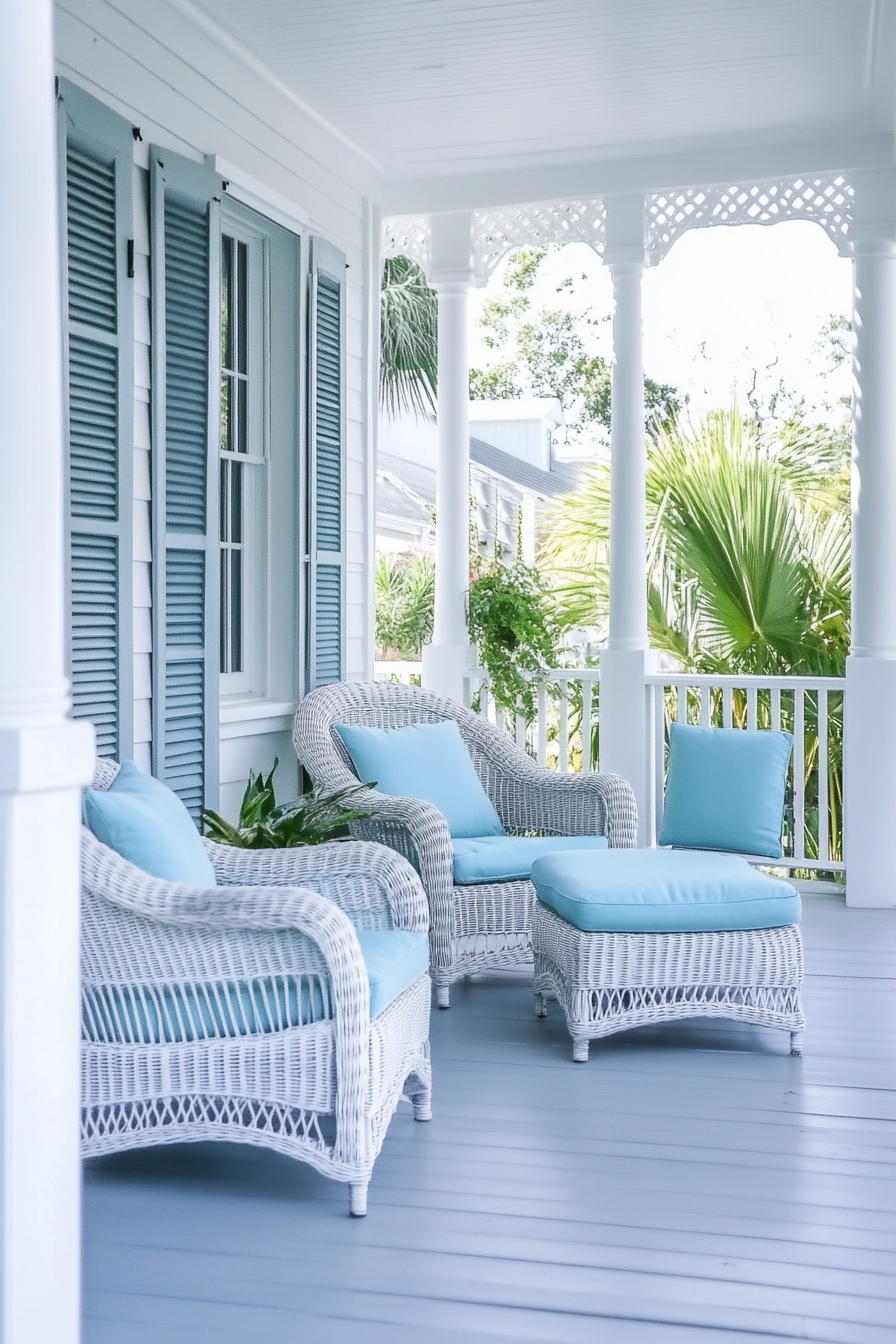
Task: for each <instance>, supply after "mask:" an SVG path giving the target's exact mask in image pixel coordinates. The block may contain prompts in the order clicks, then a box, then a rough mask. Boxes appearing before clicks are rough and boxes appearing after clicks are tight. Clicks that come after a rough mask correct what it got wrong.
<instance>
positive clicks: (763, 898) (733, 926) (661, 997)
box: [532, 849, 805, 1063]
mask: <svg viewBox="0 0 896 1344" xmlns="http://www.w3.org/2000/svg"><path fill="white" fill-rule="evenodd" d="M532 881H533V882H534V884H535V888H536V891H537V892H538V896H539V899H538V902H537V904H536V909H535V915H534V920H533V925H532V945H533V950H534V953H535V985H534V988H535V1012H536V1015H537V1016H538V1017H544V1016H546V1014H547V1006H546V1001H547V1000H548V999H556V1000H557V1001H558V1002H559V1003H560V1004H561V1006H562V1008H563V1011H564V1012H565V1013H566V1021H567V1025H568V1027H569V1032H570V1035H571V1036H572V1040H573V1052H572V1053H573V1059H574V1060H577V1061H579V1062H582V1063H583V1062H585V1061H586V1060H587V1059H588V1045H589V1042H590V1041H592V1040H597V1039H598V1038H599V1037H601V1036H609V1035H610V1034H611V1033H612V1032H615V1031H625V1030H627V1029H628V1028H629V1027H641V1026H645V1025H647V1024H648V1023H653V1022H671V1021H675V1020H677V1019H679V1018H686V1017H731V1018H735V1019H736V1020H737V1021H739V1022H751V1023H754V1024H755V1025H757V1026H763V1027H780V1028H781V1029H782V1030H784V1031H789V1032H790V1053H791V1054H792V1055H799V1054H801V1053H802V1030H803V1027H804V1025H805V1018H804V1016H803V1011H802V1007H801V1004H800V988H801V986H802V980H803V949H802V940H801V938H800V929H799V923H798V920H799V917H800V904H799V896H798V895H797V894H796V892H795V891H794V889H793V888H792V887H791V886H789V884H788V883H786V882H781V881H779V880H778V879H776V878H771V877H768V876H766V875H765V874H764V873H760V872H757V871H756V870H755V869H753V868H751V867H750V865H749V864H748V863H747V862H746V861H745V860H744V859H739V858H735V857H734V856H731V855H722V854H702V853H699V854H689V853H685V852H682V851H679V850H661V849H660V850H607V851H604V852H602V853H589V854H555V855H551V856H549V857H547V858H543V859H538V860H537V861H536V863H535V864H534V865H533V868H532ZM583 926H584V927H583Z"/></svg>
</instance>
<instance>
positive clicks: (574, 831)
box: [293, 682, 638, 1007]
mask: <svg viewBox="0 0 896 1344" xmlns="http://www.w3.org/2000/svg"><path fill="white" fill-rule="evenodd" d="M446 719H453V720H454V721H455V723H456V724H457V726H458V728H459V729H460V734H461V737H462V738H463V739H464V742H465V743H466V745H467V748H468V750H469V752H470V756H471V757H472V760H473V764H474V766H475V767H476V771H477V773H478V775H479V778H480V779H481V780H482V784H483V786H484V788H485V790H486V792H487V794H488V796H489V797H490V798H491V800H492V802H493V803H494V805H495V807H496V808H497V811H498V815H499V816H500V818H501V821H502V823H503V825H504V827H505V828H506V829H507V830H508V831H510V832H511V833H513V832H517V833H519V832H527V833H530V834H531V833H535V834H538V835H605V836H606V837H607V841H608V843H609V844H610V845H611V846H614V847H617V848H631V847H633V846H634V844H635V838H636V834H637V824H638V816H637V808H636V805H635V797H634V794H633V792H632V790H631V788H630V786H629V785H628V784H627V783H626V781H625V780H624V779H620V778H619V777H618V776H616V775H604V774H599V775H560V774H556V773H554V771H552V770H546V769H544V768H543V767H542V766H539V765H536V763H535V762H534V761H533V760H532V759H531V758H530V757H529V756H528V755H527V754H526V752H524V751H522V750H520V748H519V747H517V746H516V744H515V743H514V742H512V741H511V740H510V738H509V737H508V736H507V734H506V733H502V732H500V731H499V730H498V729H497V728H495V727H493V725H492V724H490V723H488V722H487V721H486V720H485V719H483V718H481V717H480V716H479V715H477V714H472V713H470V711H469V710H466V709H464V708H463V707H462V706H461V705H459V704H457V703H456V702H455V701H453V700H447V699H443V698H441V697H439V696H436V695H433V694H432V693H431V692H429V691H424V690H420V689H419V688H418V687H415V686H399V685H396V684H395V683H391V682H376V683H357V682H340V683H338V684H337V685H334V686H323V687H321V688H319V689H318V690H316V691H312V692H311V693H310V695H307V696H306V697H305V699H304V700H303V701H302V703H301V705H300V706H299V709H298V712H297V713H296V718H295V728H294V731H293V740H294V742H295V748H296V752H297V754H298V757H299V760H300V761H301V762H302V764H303V765H304V767H305V769H306V770H307V771H308V773H309V774H310V775H311V778H312V779H313V780H314V781H315V782H316V783H318V784H320V785H321V786H322V787H324V788H326V789H339V788H345V787H346V786H348V785H350V784H353V783H357V775H356V774H355V771H354V768H353V766H352V763H351V759H350V757H349V754H348V752H347V751H346V749H345V745H344V743H343V742H342V739H341V738H340V736H339V734H338V733H337V732H336V725H337V724H340V723H359V724H367V725H369V726H370V727H376V728H403V727H405V726H406V725H408V724H411V723H439V722H442V721H444V720H446ZM358 806H359V807H363V808H365V809H366V810H367V811H368V813H369V820H366V819H365V820H364V821H361V822H357V823H355V824H354V825H353V827H352V831H353V833H354V834H355V835H357V836H358V837H361V838H364V839H367V840H376V841H379V842H380V843H381V844H383V845H388V846H390V847H391V848H392V849H395V850H397V851H398V852H399V853H400V854H402V855H404V857H405V858H407V859H409V860H410V861H411V863H412V864H413V865H414V867H415V868H416V869H417V871H418V872H419V874H420V878H421V880H422V882H423V886H424V888H425V890H426V895H427V898H428V900H429V907H430V912H431V919H432V927H431V929H430V946H431V959H432V976H433V979H434V981H435V983H436V986H437V987H438V990H439V1003H440V1004H441V1005H442V1006H443V1007H446V1006H447V1002H448V999H447V991H448V986H449V985H451V984H452V983H453V982H454V981H455V980H459V979H460V978H461V977H462V976H464V975H469V974H472V973H473V972H476V971H485V970H490V969H495V968H506V967H511V966H519V965H520V964H525V963H526V962H531V960H532V948H531V926H532V911H533V908H534V905H535V890H534V888H533V886H532V884H531V882H528V881H518V882H490V883H484V884H482V885H476V886H463V887H461V886H455V884H454V872H453V855H452V850H451V836H450V834H449V831H448V824H447V822H446V821H445V818H444V817H443V815H442V813H441V812H439V811H438V809H437V808H435V807H433V806H432V804H431V803H426V802H422V801H421V800H420V799H417V798H395V797H391V796H390V795H388V794H383V793H379V792H377V791H376V790H371V792H370V793H369V794H367V795H365V796H363V797H362V799H361V800H360V802H359V804H358Z"/></svg>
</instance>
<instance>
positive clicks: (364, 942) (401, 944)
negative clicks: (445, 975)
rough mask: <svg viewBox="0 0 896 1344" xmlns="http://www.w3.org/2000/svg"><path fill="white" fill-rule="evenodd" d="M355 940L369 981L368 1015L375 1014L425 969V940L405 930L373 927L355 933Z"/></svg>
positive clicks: (427, 968)
mask: <svg viewBox="0 0 896 1344" xmlns="http://www.w3.org/2000/svg"><path fill="white" fill-rule="evenodd" d="M358 942H359V943H360V944H361V955H362V956H363V958H364V964H365V966H366V967H367V979H368V980H369V981H370V1016H371V1017H376V1016H377V1014H378V1013H381V1012H382V1011H383V1009H384V1008H388V1007H389V1004H390V1003H392V1001H393V1000H394V999H397V998H398V996H399V994H403V993H404V991H405V990H406V989H409V988H410V986H411V985H412V984H413V983H414V981H415V980H419V978H420V976H421V975H423V974H424V973H425V972H426V971H428V970H429V939H428V937H427V936H426V934H425V933H411V932H410V931H409V930H408V929H377V930H374V931H373V932H372V933H359V934H358Z"/></svg>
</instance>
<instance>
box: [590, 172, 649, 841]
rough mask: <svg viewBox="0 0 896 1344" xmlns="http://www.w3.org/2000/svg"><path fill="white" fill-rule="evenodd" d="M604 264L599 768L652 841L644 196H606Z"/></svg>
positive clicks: (642, 838) (641, 833) (641, 835)
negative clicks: (609, 307) (609, 325)
mask: <svg viewBox="0 0 896 1344" xmlns="http://www.w3.org/2000/svg"><path fill="white" fill-rule="evenodd" d="M604 261H605V262H606V264H607V265H608V266H609V268H610V273H611V275H612V277H613V298H614V309H613V374H612V380H613V381H612V392H613V397H612V428H611V474H610V631H609V641H608V645H607V648H606V649H605V650H604V651H603V652H602V653H601V659H600V768H601V770H605V771H609V772H611V773H613V774H617V775H622V776H623V777H624V778H625V779H627V780H628V782H629V783H630V784H631V786H632V788H633V789H634V791H635V797H636V798H637V801H638V843H639V845H648V844H651V843H652V842H653V825H652V814H653V805H652V794H651V789H650V784H651V779H650V771H649V769H648V749H649V744H650V734H649V732H648V722H647V692H646V689H645V683H644V677H645V674H646V672H647V670H648V667H649V659H650V654H649V649H648V641H647V535H646V532H647V524H646V473H647V449H646V444H645V432H644V363H643V356H642V348H641V347H642V337H641V274H642V271H643V269H644V261H645V251H644V198H643V196H640V195H632V196H617V197H610V198H608V200H607V247H606V251H605V252H604Z"/></svg>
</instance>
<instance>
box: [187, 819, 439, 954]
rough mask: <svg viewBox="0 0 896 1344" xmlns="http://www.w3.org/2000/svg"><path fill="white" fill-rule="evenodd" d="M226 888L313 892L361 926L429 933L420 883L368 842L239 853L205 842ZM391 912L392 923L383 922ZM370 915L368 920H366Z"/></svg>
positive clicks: (391, 853) (402, 863) (397, 859)
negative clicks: (298, 888)
mask: <svg viewBox="0 0 896 1344" xmlns="http://www.w3.org/2000/svg"><path fill="white" fill-rule="evenodd" d="M204 843H205V848H206V851H207V853H208V856H209V858H210V859H211V861H212V867H213V868H214V870H215V876H216V877H217V879H218V881H219V883H221V885H222V886H227V887H231V886H302V887H306V886H307V887H311V888H312V890H314V891H317V892H319V893H320V895H322V896H326V897H327V899H328V900H330V901H333V902H334V903H335V904H336V905H338V906H339V907H340V909H342V910H343V911H344V912H345V913H346V914H348V915H349V917H350V918H351V920H352V922H353V923H354V924H356V925H361V924H369V925H371V926H374V925H377V924H379V925H382V924H383V923H386V922H391V924H392V925H393V927H395V928H397V929H410V930H412V931H415V932H420V933H425V932H426V930H427V929H428V928H429V908H428V906H427V904H426V894H425V892H424V891H423V889H422V887H421V885H420V879H419V878H418V876H417V874H416V873H415V872H414V869H413V867H412V866H411V864H410V863H408V861H407V860H406V859H404V858H402V856H401V855H400V854H397V853H396V852H395V850H394V849H388V848H386V846H385V845H376V844H370V843H366V842H364V841H357V840H355V841H349V842H341V841H340V842H334V843H332V844H326V845H309V846H304V847H302V848H297V849H235V848H233V847H231V846H229V845H219V844H216V843H215V842H214V841H212V840H206V841H205V842H204ZM380 913H387V914H388V916H389V920H388V921H386V920H383V919H378V918H377V916H378V915H379V914H380ZM365 916H366V918H365Z"/></svg>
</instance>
